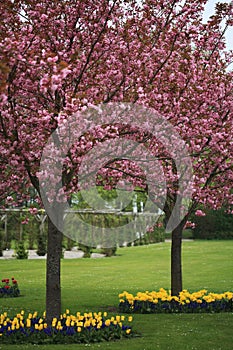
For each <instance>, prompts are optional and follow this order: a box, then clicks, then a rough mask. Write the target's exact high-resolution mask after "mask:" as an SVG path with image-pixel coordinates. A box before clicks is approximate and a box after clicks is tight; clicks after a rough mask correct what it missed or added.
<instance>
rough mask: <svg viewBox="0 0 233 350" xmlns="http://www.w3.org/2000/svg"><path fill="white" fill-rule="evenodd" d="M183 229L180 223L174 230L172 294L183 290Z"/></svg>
mask: <svg viewBox="0 0 233 350" xmlns="http://www.w3.org/2000/svg"><path fill="white" fill-rule="evenodd" d="M182 230H183V225H178V226H177V227H176V228H175V229H174V230H173V231H172V246H171V294H172V295H179V292H181V291H182V289H183V288H182V252H181V248H182Z"/></svg>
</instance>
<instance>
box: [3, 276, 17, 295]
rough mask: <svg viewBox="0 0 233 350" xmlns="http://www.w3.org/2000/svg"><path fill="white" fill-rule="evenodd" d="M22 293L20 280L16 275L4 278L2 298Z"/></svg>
mask: <svg viewBox="0 0 233 350" xmlns="http://www.w3.org/2000/svg"><path fill="white" fill-rule="evenodd" d="M19 295H20V290H19V287H18V282H17V281H16V279H15V278H14V277H12V278H11V280H10V279H9V278H5V279H2V285H1V286H0V298H7V297H9V298H14V297H18V296H19Z"/></svg>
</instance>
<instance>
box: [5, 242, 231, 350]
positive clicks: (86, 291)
mask: <svg viewBox="0 0 233 350" xmlns="http://www.w3.org/2000/svg"><path fill="white" fill-rule="evenodd" d="M232 256H233V241H193V242H184V243H183V282H184V283H183V288H185V289H188V290H190V291H191V292H193V291H196V290H199V289H202V288H206V289H208V291H213V292H224V291H227V290H231V291H232V290H233V265H232ZM12 276H14V277H15V278H16V279H17V280H18V282H19V287H20V289H21V294H22V295H21V297H19V298H13V299H0V313H2V312H4V311H7V312H8V314H9V315H10V316H13V315H15V313H17V312H19V311H20V310H21V309H24V310H25V312H26V313H27V312H29V311H30V312H33V311H35V310H37V311H39V312H43V311H44V309H45V261H44V260H21V261H20V260H1V261H0V278H1V279H2V278H10V277H12ZM161 287H163V288H165V289H169V288H170V243H159V244H155V245H150V246H139V247H134V248H133V247H131V248H121V249H118V250H117V256H116V257H112V258H104V259H75V260H73V259H72V260H70V259H65V260H62V309H63V310H65V309H66V308H69V309H70V312H71V313H75V312H77V311H81V312H85V311H105V310H106V311H109V313H114V314H116V313H117V309H116V308H117V305H118V294H119V293H120V292H122V291H123V290H127V291H129V292H132V293H136V292H137V291H145V290H158V289H159V288H161ZM133 328H134V329H135V330H136V331H138V332H139V333H140V334H141V337H140V338H135V339H130V340H121V341H118V342H114V343H113V342H109V343H100V344H94V345H90V346H89V345H88V346H87V345H68V346H65V347H66V348H67V350H74V349H76V350H78V349H87V348H88V349H96V350H97V349H102V350H105V349H111V350H112V349H113V350H125V349H130V350H131V349H132V350H154V349H164V350H167V349H172V350H176V349H177V350H178V349H179V350H186V349H187V350H191V349H197V350H202V349H208V350H220V349H221V350H228V349H229V350H231V349H232V344H233V333H232V329H233V314H232V313H228V314H193V315H191V314H186V315H184V314H178V315H177V314H173V315H161V314H157V315H134V320H133ZM32 347H33V349H36V348H37V346H36V345H34V346H32V345H31V344H29V345H28V346H25V345H21V346H19V345H18V346H17V345H15V346H12V345H10V346H6V348H7V350H8V349H9V350H16V349H19V350H23V349H31V348H32ZM0 349H5V346H4V345H1V343H0ZM40 349H41V350H45V349H46V350H54V349H57V350H62V349H64V345H47V346H41V345H40Z"/></svg>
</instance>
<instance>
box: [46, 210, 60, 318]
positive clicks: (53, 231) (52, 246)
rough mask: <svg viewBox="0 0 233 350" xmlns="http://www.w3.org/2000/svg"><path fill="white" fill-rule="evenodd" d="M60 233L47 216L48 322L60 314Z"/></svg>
mask: <svg viewBox="0 0 233 350" xmlns="http://www.w3.org/2000/svg"><path fill="white" fill-rule="evenodd" d="M61 254H62V233H61V232H60V231H59V230H58V229H57V227H56V226H55V225H54V223H53V222H52V221H51V219H50V218H49V217H48V245H47V271H46V320H47V323H48V324H51V321H52V319H53V318H54V317H56V318H59V317H60V314H61V283H60V264H61V263H60V259H61Z"/></svg>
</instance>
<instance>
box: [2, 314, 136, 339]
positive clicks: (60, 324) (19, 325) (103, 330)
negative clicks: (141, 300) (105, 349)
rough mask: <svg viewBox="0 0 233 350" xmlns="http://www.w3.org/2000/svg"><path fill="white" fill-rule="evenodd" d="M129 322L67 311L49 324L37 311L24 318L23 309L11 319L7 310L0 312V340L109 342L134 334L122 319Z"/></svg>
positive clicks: (119, 317)
mask: <svg viewBox="0 0 233 350" xmlns="http://www.w3.org/2000/svg"><path fill="white" fill-rule="evenodd" d="M126 320H127V322H131V321H132V316H129V317H127V318H125V316H123V315H122V316H120V315H117V316H115V317H108V315H107V313H106V312H104V313H103V314H102V313H101V312H99V313H92V312H90V313H84V314H83V315H82V314H80V313H79V312H77V314H76V315H70V314H69V310H66V313H64V314H63V315H61V316H60V319H56V318H54V319H53V321H52V325H51V326H49V325H48V324H47V323H46V314H45V312H44V314H43V316H42V317H39V316H38V313H37V312H34V314H32V313H29V314H28V316H27V317H26V318H25V317H24V311H21V313H19V314H17V315H16V316H15V317H14V318H13V319H11V318H9V317H8V316H7V313H6V312H5V313H3V314H1V315H0V343H4V344H22V343H33V344H50V343H53V344H58V343H59V344H69V343H86V344H87V343H93V342H101V341H104V340H105V341H110V340H116V339H120V338H122V337H131V336H132V335H133V332H132V327H131V326H129V325H124V321H126Z"/></svg>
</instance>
